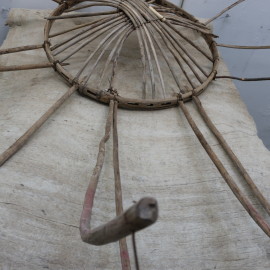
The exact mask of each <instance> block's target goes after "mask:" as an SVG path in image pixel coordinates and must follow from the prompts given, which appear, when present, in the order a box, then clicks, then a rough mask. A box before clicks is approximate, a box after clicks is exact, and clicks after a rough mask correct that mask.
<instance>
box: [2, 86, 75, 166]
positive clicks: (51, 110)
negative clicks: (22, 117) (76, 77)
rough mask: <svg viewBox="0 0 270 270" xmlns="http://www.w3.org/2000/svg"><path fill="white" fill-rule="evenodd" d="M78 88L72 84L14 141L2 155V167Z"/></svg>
mask: <svg viewBox="0 0 270 270" xmlns="http://www.w3.org/2000/svg"><path fill="white" fill-rule="evenodd" d="M77 88H78V86H77V85H74V86H72V87H71V88H70V89H69V90H68V91H67V92H66V93H65V94H64V95H62V96H61V97H60V98H59V99H58V100H57V101H56V102H55V103H54V104H53V105H52V106H51V107H50V108H49V109H48V110H47V111H46V113H44V114H43V115H42V116H41V117H40V118H39V119H38V120H37V121H36V122H35V123H34V124H33V125H32V126H31V127H30V128H29V129H28V130H27V131H26V132H25V133H24V134H23V135H22V136H21V137H20V138H19V139H18V140H17V141H16V142H15V143H13V144H12V145H11V146H10V147H9V148H8V149H7V150H6V151H5V152H4V153H2V154H1V155H0V167H1V166H2V165H3V164H4V163H5V162H6V161H7V160H8V159H9V158H11V157H12V156H13V155H14V154H15V153H17V152H18V151H19V150H20V149H21V148H22V147H23V146H24V145H25V144H26V142H27V141H28V140H29V139H30V137H31V136H32V135H33V134H34V133H35V132H36V131H37V130H38V129H39V128H40V127H41V126H42V125H43V124H44V123H45V122H46V121H47V120H48V118H49V117H50V116H51V115H52V114H53V113H54V112H55V111H56V110H57V109H58V108H59V107H60V106H61V105H62V104H63V103H64V102H65V101H66V100H67V99H68V98H69V97H70V96H71V95H72V94H73V93H74V92H75V91H76V90H77Z"/></svg>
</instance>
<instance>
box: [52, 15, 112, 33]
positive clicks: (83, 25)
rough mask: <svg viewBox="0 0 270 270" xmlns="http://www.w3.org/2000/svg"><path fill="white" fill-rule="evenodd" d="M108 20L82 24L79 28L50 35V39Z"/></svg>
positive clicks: (75, 27)
mask: <svg viewBox="0 0 270 270" xmlns="http://www.w3.org/2000/svg"><path fill="white" fill-rule="evenodd" d="M114 17H115V16H111V19H113V18H114ZM105 19H106V18H102V19H97V20H95V21H92V22H88V23H83V24H80V25H77V26H74V27H72V28H70V29H67V30H64V31H60V32H56V33H54V34H50V35H49V38H53V37H57V36H60V35H63V34H66V33H68V32H72V31H75V30H78V29H80V28H84V27H86V26H90V25H93V24H96V23H98V22H100V21H104V20H105Z"/></svg>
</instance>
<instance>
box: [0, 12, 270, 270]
mask: <svg viewBox="0 0 270 270" xmlns="http://www.w3.org/2000/svg"><path fill="white" fill-rule="evenodd" d="M48 14H49V12H48V11H40V10H22V9H13V10H12V11H11V12H10V15H9V24H10V26H11V29H10V32H9V35H8V37H7V39H6V41H5V43H4V45H3V46H2V47H3V48H7V47H16V46H21V45H29V44H41V43H42V40H43V26H44V22H45V21H44V20H43V19H42V18H43V17H45V16H46V15H48ZM59 27H61V26H59ZM46 61H47V60H46V56H45V54H44V52H43V51H42V50H37V51H28V52H22V53H18V54H13V55H7V56H1V58H0V64H1V65H12V64H28V63H40V62H46ZM219 71H220V74H224V73H227V68H226V66H225V64H224V63H222V64H221V66H220V69H219ZM67 88H68V86H67V85H66V83H65V82H64V81H63V80H62V79H61V78H60V77H59V76H58V75H57V74H56V73H55V72H54V71H53V69H43V70H32V71H18V72H9V73H2V74H0V115H1V117H0V151H1V152H2V151H4V150H5V149H6V148H8V147H9V146H10V145H11V144H12V143H13V142H14V141H15V140H16V139H17V138H18V137H19V136H20V135H21V134H22V133H23V132H24V131H25V130H27V128H29V127H30V125H31V124H32V123H33V122H34V121H35V120H36V119H37V118H38V117H39V116H40V115H41V114H42V113H43V112H44V111H46V109H47V108H48V107H49V106H50V105H51V104H52V103H53V102H54V100H55V99H56V98H58V97H59V96H60V95H61V94H63V93H64V92H65V91H66V90H67ZM201 100H202V103H203V104H204V106H205V108H206V110H207V112H208V113H209V115H210V116H211V118H212V119H213V122H214V123H215V124H216V125H217V127H218V129H219V130H220V131H221V132H222V134H223V135H224V137H225V138H226V139H227V141H228V143H229V144H230V146H231V147H232V148H233V149H234V150H235V153H236V154H237V156H238V157H239V158H240V160H241V161H242V162H243V164H244V165H245V166H246V168H247V170H248V172H249V173H250V175H251V176H252V177H253V179H254V181H255V182H256V184H257V185H258V186H259V187H260V189H261V190H262V191H263V193H264V195H265V196H266V197H267V198H268V199H270V183H269V179H270V154H269V151H267V149H266V148H265V147H264V146H263V144H262V142H261V141H260V140H259V138H258V137H257V135H256V128H255V125H254V122H253V120H252V119H251V117H250V116H249V114H248V112H247V109H246V107H245V105H244V104H243V102H242V101H241V99H240V97H239V95H238V92H237V90H236V89H235V86H234V85H233V84H232V83H231V82H230V81H229V80H218V81H216V82H214V83H213V84H212V85H211V86H210V87H209V88H208V90H207V91H206V92H205V93H204V94H203V95H202V96H201ZM188 108H189V109H190V110H191V112H192V115H193V116H194V118H195V119H196V122H198V124H199V126H200V128H201V130H202V131H203V133H204V134H205V136H206V137H207V138H208V139H209V143H210V144H211V145H212V146H213V148H214V149H215V150H216V151H217V153H218V155H219V156H220V157H221V159H222V160H223V161H224V163H225V165H226V167H227V168H228V170H229V171H230V172H231V173H232V174H233V175H234V176H235V177H236V178H237V179H238V175H237V174H236V173H235V172H234V171H233V168H232V166H231V164H230V162H229V161H228V159H227V158H226V156H225V155H224V154H223V152H222V151H221V150H220V147H219V145H218V143H217V142H216V140H215V139H214V138H213V136H212V135H211V134H210V132H209V130H208V129H207V128H206V127H205V125H204V124H203V123H202V121H201V119H200V117H199V116H198V113H197V112H196V110H194V108H193V107H192V104H188ZM107 112H108V107H107V106H105V105H102V104H99V103H96V102H94V101H92V100H89V99H87V98H85V97H82V96H80V95H79V94H77V93H76V94H74V95H73V96H72V97H71V98H70V99H69V100H68V101H67V102H66V103H65V104H64V105H63V106H62V107H61V108H60V109H59V110H58V111H57V112H56V113H55V114H54V115H53V117H51V118H50V119H49V120H48V121H47V122H46V124H45V125H44V126H43V127H42V128H41V129H40V130H39V131H38V132H37V133H36V134H35V135H34V136H33V137H32V139H31V140H30V141H29V142H28V143H27V145H26V146H25V147H24V148H23V149H21V150H20V151H19V152H18V153H17V154H16V155H15V156H14V157H13V158H12V159H11V160H9V161H8V162H7V163H6V164H4V165H3V167H1V169H0V228H1V230H0V269H2V270H7V269H9V270H11V269H12V270H13V269H14V270H15V269H16V270H17V269H20V270H38V269H53V270H60V269H65V270H69V269H70V270H73V269H77V270H80V269H81V270H83V269H91V270H93V269H97V270H101V269H103V270H104V269H106V270H107V269H108V270H109V269H114V270H115V269H120V259H119V250H118V244H117V243H114V244H109V245H107V246H102V247H95V246H90V245H87V244H84V243H83V242H82V241H81V239H80V235H79V229H78V224H79V218H80V213H81V210H82V203H83V198H84V193H85V190H86V187H87V185H88V181H89V178H90V175H91V172H92V169H93V167H94V165H95V160H96V155H97V152H98V144H99V140H100V138H101V136H102V135H103V134H104V126H105V119H106V116H107ZM119 144H120V163H121V175H122V185H123V196H124V207H125V208H127V207H129V206H130V205H132V203H133V201H137V200H139V199H140V198H141V197H143V196H147V195H150V196H153V197H155V198H157V199H158V202H159V208H160V216H159V220H158V222H157V223H156V224H155V225H153V226H152V227H150V228H148V229H146V230H144V231H142V232H140V233H138V234H137V246H138V252H139V258H140V265H141V269H145V270H157V269H159V270H165V269H170V270H177V269H181V270H206V269H219V270H235V269H237V270H266V269H270V259H269V258H270V243H269V239H268V237H267V236H266V235H265V234H264V233H263V232H262V231H261V230H260V229H259V228H258V226H257V225H256V224H255V223H254V221H253V220H252V219H251V218H250V217H249V215H248V214H247V213H246V211H245V210H244V209H243V207H242V206H241V205H240V203H239V202H238V201H237V199H236V198H235V197H234V195H233V194H232V192H231V191H230V189H229V188H228V186H227V185H226V183H225V182H224V180H223V179H222V177H221V176H220V175H219V173H218V171H217V170H216V168H215V167H214V165H213V164H212V162H211V161H210V159H209V158H208V156H207V155H206V153H205V151H204V150H203V149H202V147H201V146H200V144H199V142H198V140H197V138H196V137H195V135H194V134H193V132H192V130H191V129H190V127H189V125H188V123H187V121H186V120H185V118H184V116H183V114H182V113H181V111H180V110H179V109H178V108H173V109H168V110H163V111H154V112H140V111H139V112H135V111H127V110H120V111H119ZM106 149H107V155H106V159H105V165H104V169H103V171H102V175H101V179H100V184H99V186H98V191H97V196H96V200H95V207H94V215H93V222H92V225H93V227H94V226H96V225H99V224H101V223H104V222H106V221H108V220H110V219H111V218H113V217H114V216H115V207H114V180H113V170H112V145H111V142H109V144H108V146H107V148H106ZM237 182H238V183H239V184H240V185H241V186H242V187H243V188H244V189H246V187H245V184H242V183H243V181H241V180H239V179H238V180H237ZM253 202H254V204H258V203H257V202H256V201H255V200H253ZM268 220H269V219H268ZM128 244H129V247H130V255H131V258H133V256H132V249H131V240H130V238H128ZM132 260H133V259H132ZM133 269H134V264H133Z"/></svg>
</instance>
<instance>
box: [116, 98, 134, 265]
mask: <svg viewBox="0 0 270 270" xmlns="http://www.w3.org/2000/svg"><path fill="white" fill-rule="evenodd" d="M117 111H118V102H114V110H113V168H114V180H115V204H116V215H117V216H120V215H122V214H123V212H124V208H123V196H122V186H121V176H120V165H119V163H120V162H119V146H118V128H117ZM119 246H120V257H121V262H122V270H130V269H131V267H130V258H129V253H128V247H127V241H126V238H123V239H121V240H120V241H119Z"/></svg>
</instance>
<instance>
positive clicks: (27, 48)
mask: <svg viewBox="0 0 270 270" xmlns="http://www.w3.org/2000/svg"><path fill="white" fill-rule="evenodd" d="M42 48H43V44H40V45H29V46H20V47H16V48H9V49H2V50H0V55H3V54H8V53H16V52H22V51H31V50H37V49H42Z"/></svg>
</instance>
